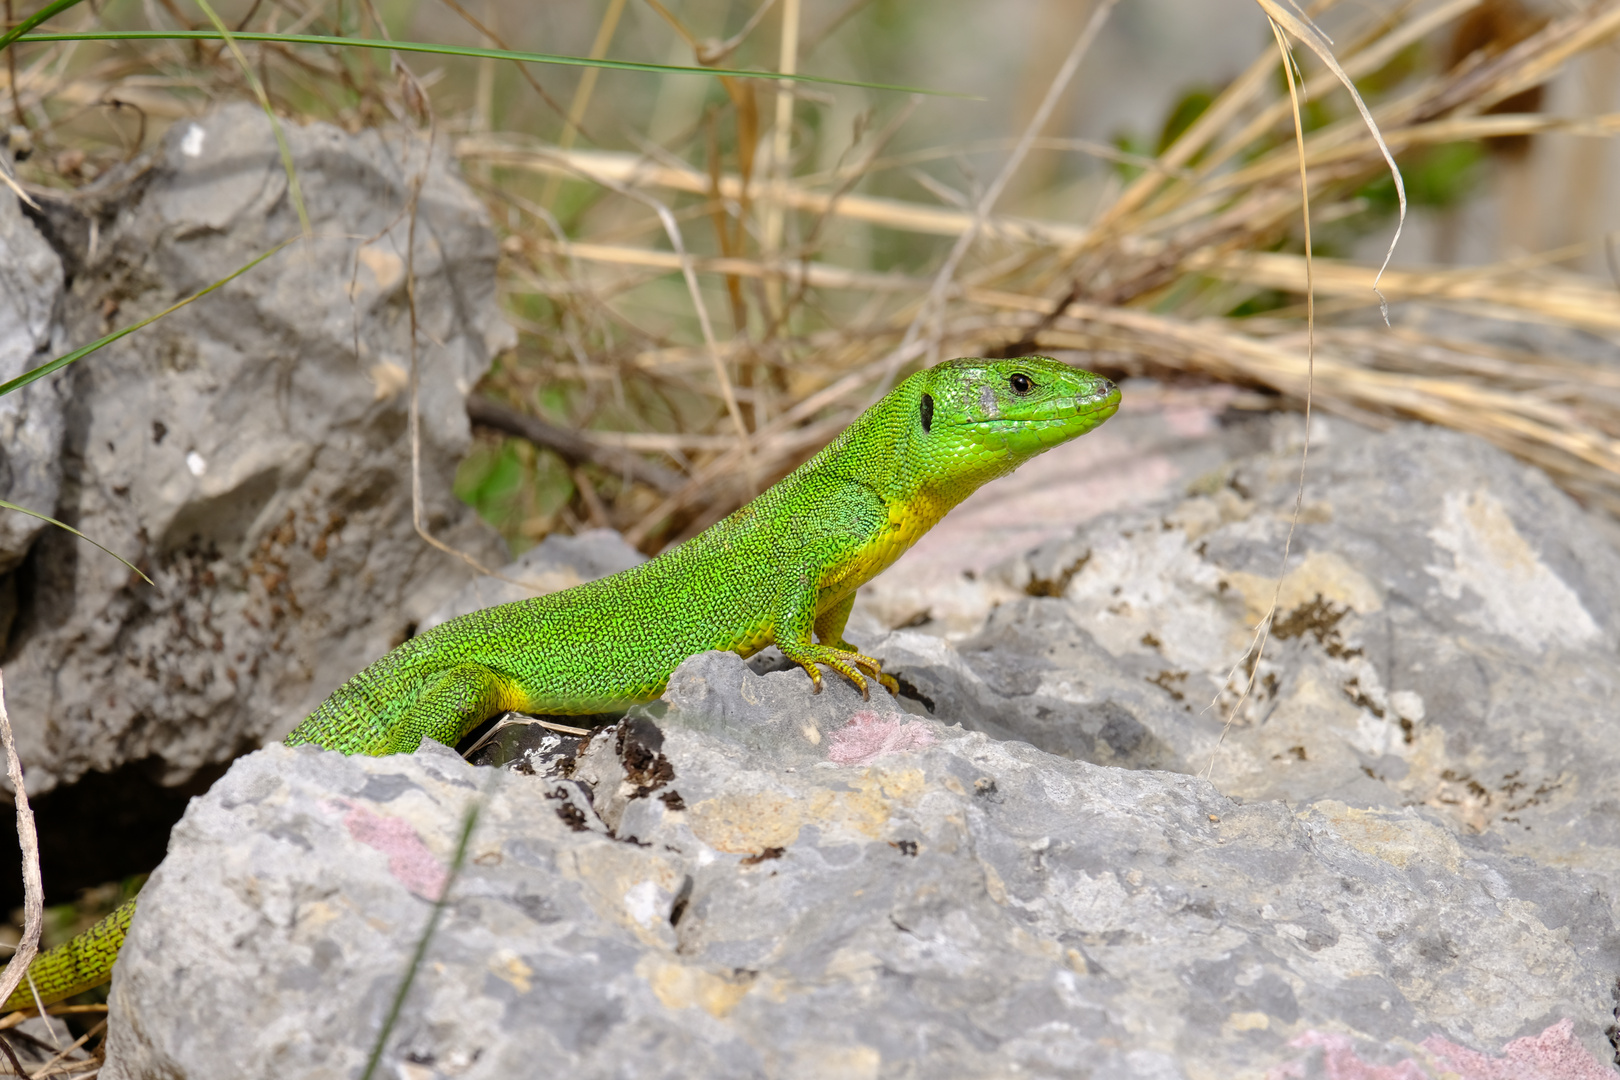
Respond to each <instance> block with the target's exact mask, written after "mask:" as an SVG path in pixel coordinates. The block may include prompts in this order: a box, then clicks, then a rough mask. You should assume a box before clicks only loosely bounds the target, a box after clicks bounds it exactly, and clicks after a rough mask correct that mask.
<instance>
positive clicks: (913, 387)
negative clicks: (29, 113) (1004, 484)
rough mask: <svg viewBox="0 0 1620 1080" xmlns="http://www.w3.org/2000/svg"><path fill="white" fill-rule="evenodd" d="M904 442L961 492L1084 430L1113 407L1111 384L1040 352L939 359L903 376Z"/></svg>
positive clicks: (1116, 392) (1115, 406) (1115, 402)
mask: <svg viewBox="0 0 1620 1080" xmlns="http://www.w3.org/2000/svg"><path fill="white" fill-rule="evenodd" d="M907 383H908V384H910V385H908V387H907V389H908V390H910V391H911V393H908V394H907V395H906V397H907V398H909V399H911V400H912V401H914V403H915V404H914V419H913V424H914V426H913V431H912V440H911V445H912V447H913V448H914V451H920V457H921V458H922V459H923V461H925V462H926V465H925V471H926V472H927V473H930V474H932V475H933V476H934V477H935V478H936V481H943V482H944V483H945V484H946V485H948V486H952V487H956V486H965V487H966V488H967V489H968V490H972V488H975V487H978V486H979V485H980V484H982V483H984V482H985V481H987V480H991V479H994V478H995V477H997V476H1002V475H1005V474H1006V473H1009V472H1011V471H1012V470H1013V469H1015V468H1017V467H1018V466H1019V465H1022V464H1023V463H1024V462H1026V461H1028V460H1029V459H1030V458H1032V457H1034V456H1035V455H1036V454H1039V453H1041V452H1042V451H1044V450H1050V449H1051V448H1052V447H1054V446H1057V445H1058V444H1060V443H1065V442H1068V441H1069V440H1070V439H1073V438H1075V437H1076V436H1079V435H1084V434H1085V433H1086V432H1088V431H1090V430H1091V429H1092V428H1094V427H1096V426H1097V425H1099V424H1101V423H1102V422H1103V421H1104V420H1107V419H1108V418H1109V417H1110V416H1113V415H1114V413H1115V412H1116V411H1117V410H1118V409H1119V388H1118V387H1116V386H1115V385H1114V384H1113V383H1112V382H1110V381H1109V380H1107V379H1105V378H1103V377H1102V376H1101V375H1093V374H1092V373H1091V372H1089V371H1082V370H1080V369H1079V368H1075V367H1070V366H1069V365H1068V364H1064V363H1061V362H1059V361H1057V360H1053V359H1051V358H1050V357H1046V356H1020V357H1015V358H1013V359H1009V360H977V359H963V360H947V361H946V362H944V363H942V364H938V365H936V366H934V367H932V368H929V369H928V370H926V371H920V372H918V373H917V374H916V375H913V376H912V377H911V378H910V379H908V380H907Z"/></svg>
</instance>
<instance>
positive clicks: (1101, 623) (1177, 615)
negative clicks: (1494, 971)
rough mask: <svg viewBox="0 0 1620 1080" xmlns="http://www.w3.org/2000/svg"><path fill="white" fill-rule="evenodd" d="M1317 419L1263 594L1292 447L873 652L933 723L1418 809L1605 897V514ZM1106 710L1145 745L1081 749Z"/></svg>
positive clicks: (1471, 451) (1614, 609) (1616, 856)
mask: <svg viewBox="0 0 1620 1080" xmlns="http://www.w3.org/2000/svg"><path fill="white" fill-rule="evenodd" d="M1319 430H1321V431H1322V432H1323V439H1322V441H1321V445H1319V446H1316V447H1314V448H1313V450H1312V453H1311V457H1310V469H1309V472H1308V474H1307V480H1306V489H1305V501H1304V513H1303V515H1302V520H1301V523H1300V526H1299V529H1298V531H1297V533H1296V534H1295V536H1294V541H1293V553H1292V556H1291V559H1290V570H1289V574H1288V576H1287V578H1286V579H1285V580H1284V582H1283V585H1282V590H1281V593H1280V594H1277V584H1276V572H1277V566H1278V558H1279V555H1280V553H1281V551H1282V547H1283V542H1284V540H1285V538H1286V535H1287V531H1288V527H1289V519H1290V516H1291V512H1292V508H1293V501H1294V494H1295V484H1296V480H1297V476H1298V456H1297V448H1296V449H1295V450H1294V451H1292V452H1290V451H1287V450H1282V451H1279V452H1277V453H1273V454H1264V455H1259V456H1257V457H1252V458H1247V459H1243V460H1241V461H1239V462H1237V463H1235V464H1234V465H1233V466H1231V467H1229V468H1228V469H1226V470H1223V471H1222V472H1221V473H1220V474H1218V476H1216V477H1213V478H1211V482H1206V483H1205V484H1204V485H1202V491H1203V493H1201V494H1194V495H1192V496H1190V497H1188V498H1186V499H1184V500H1182V501H1180V502H1178V503H1174V504H1168V505H1162V506H1157V507H1147V508H1143V509H1139V510H1132V511H1126V512H1123V513H1120V514H1116V515H1111V516H1110V517H1107V518H1104V519H1100V520H1098V521H1097V522H1095V523H1092V524H1090V525H1088V526H1086V527H1085V528H1084V529H1082V530H1081V531H1080V533H1079V534H1078V535H1076V536H1075V537H1073V538H1070V539H1066V540H1063V541H1059V542H1056V543H1054V544H1052V545H1048V546H1047V547H1046V548H1043V549H1041V550H1038V551H1036V552H1034V553H1032V554H1031V555H1029V556H1028V557H1026V558H1024V559H1021V560H1016V561H1015V564H1013V565H1010V566H1004V567H1001V568H999V569H998V573H999V574H1000V575H1002V576H1003V577H1006V578H1008V579H1009V580H1014V581H1017V580H1022V581H1025V582H1030V583H1037V582H1038V583H1040V584H1039V585H1038V586H1037V587H1034V588H1030V589H1028V590H1027V591H1028V592H1033V593H1038V594H1041V595H1034V596H1024V597H1021V598H1020V599H1018V600H1015V601H1011V602H1009V603H1006V604H1003V605H1002V606H1001V607H1000V608H998V609H997V610H996V611H995V612H993V613H992V615H991V617H990V620H989V622H988V624H987V626H986V628H985V629H984V630H983V631H982V632H981V633H980V634H979V635H978V636H977V637H975V638H973V639H970V640H968V641H965V642H963V643H962V644H961V648H960V650H959V651H958V650H956V649H954V648H952V647H950V646H948V645H945V644H944V643H939V644H932V645H930V644H924V643H919V642H917V641H916V640H915V635H911V636H909V637H908V636H907V635H903V634H895V635H893V636H892V637H891V638H889V639H887V640H886V641H883V642H879V643H878V644H877V645H876V646H875V649H876V651H877V654H878V655H879V656H882V657H884V658H885V659H887V660H889V661H890V662H891V666H893V667H894V668H895V670H896V672H897V674H899V675H900V676H901V677H903V678H906V679H908V681H911V682H913V683H916V684H922V683H928V684H929V685H930V686H934V687H935V689H934V690H933V691H931V693H932V696H934V697H935V699H936V700H937V702H938V703H939V707H938V708H937V709H936V710H935V714H936V715H938V716H940V717H941V718H943V719H947V720H954V721H959V722H961V723H964V724H966V725H968V726H970V727H974V728H977V729H979V730H984V731H987V732H990V733H992V734H996V735H998V736H999V737H1016V738H1022V739H1026V740H1028V741H1029V742H1031V743H1033V744H1035V745H1036V746H1039V747H1041V748H1042V749H1045V750H1049V751H1051V752H1053V753H1058V754H1064V755H1066V756H1076V757H1082V758H1085V759H1087V760H1092V761H1098V762H1101V763H1105V764H1115V763H1119V764H1127V765H1135V764H1141V765H1145V766H1149V767H1165V768H1173V769H1176V770H1179V771H1186V772H1200V773H1201V772H1205V771H1206V770H1209V769H1211V767H1212V770H1213V771H1212V772H1210V775H1211V776H1212V778H1213V780H1214V782H1215V784H1216V786H1217V787H1218V788H1220V789H1221V790H1222V791H1224V792H1226V793H1227V794H1229V795H1236V796H1240V797H1243V798H1246V799H1282V800H1286V801H1288V802H1290V803H1295V802H1299V801H1308V800H1312V799H1321V798H1338V799H1342V800H1345V801H1347V802H1349V803H1352V804H1354V805H1358V806H1384V807H1401V806H1427V807H1431V808H1433V809H1434V810H1436V811H1437V812H1439V813H1442V814H1444V815H1445V816H1446V817H1447V818H1448V820H1450V821H1451V823H1452V826H1453V827H1454V828H1455V829H1456V830H1457V831H1458V832H1459V833H1460V834H1464V835H1479V836H1481V837H1482V842H1488V843H1490V844H1492V845H1496V846H1498V847H1499V848H1500V849H1501V850H1503V851H1507V852H1511V853H1515V854H1520V855H1523V856H1525V857H1527V858H1532V859H1535V860H1538V861H1546V860H1554V861H1558V862H1560V863H1561V864H1563V865H1569V866H1575V867H1580V868H1582V869H1584V870H1587V871H1590V872H1593V873H1595V874H1597V875H1600V877H1601V878H1602V880H1603V881H1604V882H1605V883H1606V885H1605V888H1606V889H1607V890H1608V891H1609V895H1611V896H1620V803H1617V801H1616V795H1615V791H1614V784H1613V778H1614V777H1615V776H1616V775H1620V714H1617V713H1616V710H1615V708H1614V705H1613V702H1614V701H1615V700H1616V699H1617V696H1620V663H1617V658H1616V647H1617V643H1620V552H1617V551H1616V549H1615V548H1614V547H1613V545H1612V543H1611V541H1610V539H1609V536H1610V531H1609V530H1610V528H1611V526H1610V525H1609V523H1608V522H1607V521H1605V520H1602V519H1600V518H1598V517H1597V516H1596V515H1592V514H1588V513H1587V512H1585V511H1583V510H1582V509H1581V508H1580V507H1579V506H1578V505H1576V504H1575V503H1574V502H1573V501H1572V500H1571V499H1570V498H1568V497H1567V496H1566V495H1564V494H1563V493H1562V492H1560V491H1558V490H1557V489H1556V488H1555V487H1553V485H1552V484H1551V483H1550V482H1549V481H1548V480H1547V478H1546V477H1545V476H1544V475H1543V474H1542V473H1540V472H1539V471H1537V470H1535V469H1533V468H1530V467H1529V466H1526V465H1523V464H1521V463H1519V462H1517V461H1514V460H1513V459H1512V458H1510V457H1508V456H1507V455H1506V454H1503V453H1501V452H1500V451H1497V450H1494V449H1492V448H1491V447H1490V446H1488V445H1486V444H1485V443H1483V442H1481V441H1479V440H1477V439H1472V438H1469V437H1466V436H1462V435H1458V434H1455V433H1452V432H1447V431H1442V430H1438V429H1434V428H1428V427H1424V426H1421V425H1402V426H1398V427H1396V428H1395V429H1393V430H1392V431H1390V432H1388V433H1384V434H1377V433H1373V432H1369V431H1366V430H1364V429H1361V428H1358V427H1355V426H1353V425H1350V424H1347V423H1342V422H1340V423H1329V424H1327V425H1324V427H1323V428H1321V429H1319ZM1051 566H1059V567H1061V568H1062V570H1063V572H1064V573H1067V574H1068V577H1067V580H1064V581H1063V582H1062V583H1061V585H1062V587H1061V588H1052V587H1050V586H1051V578H1050V577H1049V576H1046V577H1043V574H1044V575H1049V574H1050V573H1051ZM1071 571H1072V572H1071ZM1053 594H1055V595H1053ZM1274 594H1276V595H1278V599H1279V603H1278V608H1277V618H1276V622H1275V625H1274V628H1273V632H1272V634H1271V636H1270V639H1269V641H1268V642H1267V645H1266V651H1265V656H1264V659H1263V660H1262V661H1261V662H1260V664H1259V666H1258V670H1257V679H1256V681H1255V685H1254V687H1253V689H1252V691H1251V692H1250V693H1249V695H1248V697H1247V699H1246V700H1244V701H1243V703H1242V706H1241V708H1237V709H1236V712H1235V714H1234V712H1233V710H1234V708H1235V707H1236V706H1237V705H1238V702H1239V699H1240V698H1241V697H1242V691H1243V686H1244V683H1245V681H1246V668H1244V667H1242V666H1240V661H1241V659H1242V657H1243V655H1244V651H1245V649H1246V648H1247V647H1248V646H1249V645H1250V643H1251V642H1252V641H1253V639H1254V630H1253V628H1254V626H1255V625H1256V624H1257V623H1258V622H1259V620H1260V618H1261V616H1262V615H1263V614H1264V613H1265V611H1266V609H1267V607H1268V606H1269V605H1270V603H1271V600H1272V597H1273V595H1274ZM908 649H909V650H911V652H909V653H908V652H907V650H908ZM930 650H931V652H930ZM925 654H926V655H925ZM940 657H943V658H944V659H940ZM1105 712H1106V713H1107V714H1108V715H1109V716H1111V717H1113V718H1115V719H1116V720H1117V722H1118V724H1119V727H1118V728H1116V730H1121V731H1125V732H1128V734H1127V735H1126V737H1125V741H1126V742H1127V743H1129V742H1130V741H1132V740H1134V739H1140V745H1141V746H1144V747H1150V748H1151V751H1150V752H1147V753H1146V754H1145V756H1144V758H1143V759H1142V760H1140V761H1138V760H1136V759H1133V757H1132V755H1131V754H1125V755H1123V756H1122V755H1120V754H1119V752H1118V746H1117V745H1116V742H1117V741H1118V740H1111V739H1106V738H1105V739H1102V740H1101V743H1103V744H1106V746H1102V745H1099V744H1098V741H1097V740H1096V739H1095V738H1094V737H1093V738H1091V741H1090V742H1089V743H1088V740H1087V733H1088V725H1090V724H1091V723H1092V721H1090V720H1089V719H1088V717H1094V716H1098V715H1101V714H1103V713H1105ZM1228 718H1230V719H1231V726H1230V728H1228V729H1227V730H1225V733H1224V739H1223V737H1222V736H1223V727H1225V725H1226V721H1227V720H1228ZM1099 730H1100V729H1099Z"/></svg>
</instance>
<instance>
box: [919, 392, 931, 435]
mask: <svg viewBox="0 0 1620 1080" xmlns="http://www.w3.org/2000/svg"><path fill="white" fill-rule="evenodd" d="M933 424H934V397H933V395H932V394H924V395H923V396H922V425H923V432H924V433H927V432H928V431H929V430H930V429H931V428H932V427H933Z"/></svg>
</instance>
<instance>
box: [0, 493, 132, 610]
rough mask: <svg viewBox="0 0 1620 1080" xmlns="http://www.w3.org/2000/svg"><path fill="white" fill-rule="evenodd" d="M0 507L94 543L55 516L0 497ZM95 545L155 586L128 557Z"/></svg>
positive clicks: (102, 545) (101, 545) (100, 545)
mask: <svg viewBox="0 0 1620 1080" xmlns="http://www.w3.org/2000/svg"><path fill="white" fill-rule="evenodd" d="M0 509H3V510H15V511H17V513H19V514H27V515H28V516H29V517H31V518H39V520H41V521H48V522H50V523H51V524H52V525H55V526H56V527H57V528H58V529H66V530H67V531H68V532H70V533H72V534H73V535H74V536H77V537H78V538H79V539H80V540H84V541H87V542H89V543H92V544H96V542H95V541H94V540H91V539H90V538H89V537H88V536H86V535H84V533H82V532H80V531H79V530H78V529H75V528H74V527H73V526H71V525H65V524H63V523H62V522H60V521H57V520H56V519H55V518H53V517H46V516H45V515H44V514H41V513H38V512H37V511H34V510H28V509H24V508H23V507H21V506H18V505H16V504H15V503H8V502H6V501H5V500H4V499H0ZM96 547H98V548H101V550H102V551H105V552H106V553H107V554H109V555H111V556H112V557H113V558H115V559H117V560H118V561H119V562H121V563H123V564H124V565H125V566H127V567H129V568H130V569H131V570H133V571H135V572H136V573H137V574H140V577H141V580H142V581H144V582H146V583H147V584H148V585H151V586H152V587H153V588H156V587H157V583H156V582H154V581H153V580H152V579H151V578H149V577H147V576H146V575H145V574H141V568H140V567H138V566H136V565H135V564H134V563H132V562H130V561H129V560H128V559H126V558H124V557H123V556H122V555H120V554H118V552H116V551H114V550H112V549H111V548H109V547H107V546H105V545H104V544H96Z"/></svg>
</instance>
